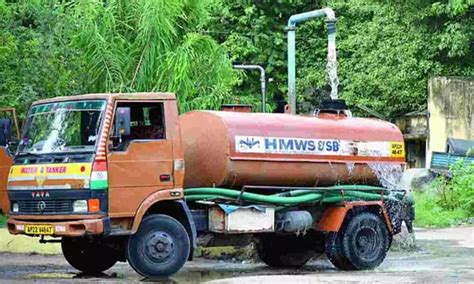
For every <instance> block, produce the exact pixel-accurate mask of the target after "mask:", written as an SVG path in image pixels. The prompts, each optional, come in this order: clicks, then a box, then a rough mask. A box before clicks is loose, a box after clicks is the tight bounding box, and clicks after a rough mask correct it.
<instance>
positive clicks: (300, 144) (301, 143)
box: [294, 140, 308, 151]
mask: <svg viewBox="0 0 474 284" xmlns="http://www.w3.org/2000/svg"><path fill="white" fill-rule="evenodd" d="M294 141H295V148H296V150H303V151H306V145H307V144H308V141H307V140H294Z"/></svg>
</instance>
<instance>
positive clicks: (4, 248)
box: [0, 228, 61, 254]
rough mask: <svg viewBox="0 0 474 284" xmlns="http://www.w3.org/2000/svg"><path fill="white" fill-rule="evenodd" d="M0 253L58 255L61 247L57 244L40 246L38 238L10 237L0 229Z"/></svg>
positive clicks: (4, 230)
mask: <svg viewBox="0 0 474 284" xmlns="http://www.w3.org/2000/svg"><path fill="white" fill-rule="evenodd" d="M0 240H1V241H0V252H10V253H39V254H60V253H61V245H60V244H59V243H48V244H40V243H39V241H38V240H39V238H36V237H35V238H32V237H27V236H22V235H17V236H14V235H10V233H8V230H7V229H5V228H3V229H0Z"/></svg>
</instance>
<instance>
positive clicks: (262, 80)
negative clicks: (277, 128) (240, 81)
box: [233, 65, 267, 113]
mask: <svg viewBox="0 0 474 284" xmlns="http://www.w3.org/2000/svg"><path fill="white" fill-rule="evenodd" d="M233 67H234V69H242V70H259V71H260V91H261V94H262V112H263V113H265V112H266V104H267V99H266V97H265V92H266V82H265V81H266V79H265V69H264V68H263V67H262V66H260V65H234V66H233Z"/></svg>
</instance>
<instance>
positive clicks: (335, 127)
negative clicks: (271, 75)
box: [0, 9, 414, 277]
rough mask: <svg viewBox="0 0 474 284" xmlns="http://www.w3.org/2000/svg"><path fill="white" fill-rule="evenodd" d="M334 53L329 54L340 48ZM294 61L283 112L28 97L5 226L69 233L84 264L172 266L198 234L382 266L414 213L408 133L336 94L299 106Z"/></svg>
mask: <svg viewBox="0 0 474 284" xmlns="http://www.w3.org/2000/svg"><path fill="white" fill-rule="evenodd" d="M321 15H327V16H328V17H329V18H331V19H328V22H327V23H328V25H334V21H333V19H332V18H333V16H334V14H333V13H332V11H331V10H328V9H325V10H317V11H315V12H310V13H304V14H301V15H296V16H295V17H292V18H290V21H289V29H288V31H289V37H288V39H289V42H291V43H292V44H290V45H289V46H290V47H291V46H293V45H294V29H295V26H296V24H297V23H299V22H301V21H302V20H304V19H305V18H309V17H314V16H321ZM328 30H330V31H335V28H334V27H333V26H331V28H329V26H328ZM290 33H291V36H290ZM329 40H330V41H333V40H334V35H330V37H329ZM330 46H331V44H330ZM333 47H334V52H335V46H333ZM291 52H294V48H289V55H290V53H291ZM328 57H329V59H330V60H329V62H330V63H334V61H335V53H334V54H330V56H328ZM289 58H290V59H291V58H293V59H294V54H292V55H291V56H289ZM331 66H333V67H335V65H334V64H333V65H331ZM289 71H290V72H289V94H290V106H291V107H290V108H289V109H288V113H284V114H267V113H251V112H246V110H247V109H246V108H241V107H239V106H232V108H231V109H232V110H233V111H192V112H189V113H185V114H183V115H181V116H179V115H178V106H177V101H176V97H175V95H174V94H172V93H133V94H88V95H80V96H68V97H58V98H53V99H47V100H41V101H37V102H35V103H33V105H32V106H31V108H30V110H29V112H28V114H27V117H26V120H25V123H24V124H23V134H22V135H21V139H20V142H19V145H18V149H17V151H16V154H15V156H14V158H13V159H10V158H9V157H6V155H7V154H6V152H5V151H0V161H6V163H10V164H11V167H9V166H10V164H9V165H7V166H8V167H4V168H7V169H8V168H9V173H8V182H7V188H8V196H9V200H10V214H9V219H8V221H7V223H8V230H9V232H10V233H11V234H15V235H27V236H32V237H39V238H40V242H43V243H44V242H61V247H62V251H63V254H64V257H65V258H66V260H67V261H68V262H69V263H70V264H71V265H72V266H73V267H74V268H76V269H78V270H80V271H82V272H84V273H87V274H97V273H100V272H102V271H105V270H107V269H109V268H111V267H112V266H113V265H114V264H115V263H116V262H118V261H128V263H129V264H130V265H131V266H132V267H133V268H134V269H135V271H137V272H138V273H139V274H141V275H143V276H146V277H163V276H168V275H171V274H173V273H176V272H177V271H179V270H180V268H181V267H182V266H183V265H184V264H185V262H186V261H187V260H192V258H193V251H194V249H195V248H196V247H197V246H198V245H200V246H246V245H248V244H249V243H251V242H255V243H256V249H257V253H258V255H259V257H260V259H261V260H262V261H263V262H264V263H266V264H267V265H269V266H271V267H276V268H291V267H294V268H297V267H301V266H303V265H305V263H306V262H308V261H309V260H310V259H311V258H312V257H313V256H315V255H316V254H321V253H325V254H326V255H327V257H328V258H329V260H330V261H331V262H332V263H333V264H334V265H335V266H336V267H337V268H339V269H343V270H363V269H371V268H374V267H377V266H378V265H379V264H380V263H381V262H382V261H383V260H384V258H385V256H386V253H387V251H388V249H389V248H390V245H391V241H392V236H393V235H395V234H397V233H399V232H400V230H401V226H402V224H403V223H406V225H407V227H408V228H409V230H411V223H412V220H413V218H414V212H413V204H412V203H411V202H410V198H409V196H408V195H407V193H406V191H404V190H399V189H398V184H397V183H398V182H399V180H398V178H399V177H400V175H401V173H402V169H403V165H404V161H405V150H404V143H403V136H402V134H401V132H400V130H399V129H398V128H397V127H396V126H394V125H393V124H391V123H388V122H384V121H381V120H375V119H363V118H355V117H352V115H351V114H350V111H348V110H347V107H346V106H345V104H344V103H343V101H340V100H336V99H334V100H331V101H327V102H325V103H323V104H322V105H321V106H320V108H319V109H318V110H317V111H315V112H314V113H313V114H312V115H308V116H300V115H296V114H294V112H295V110H296V109H295V101H294V97H295V96H294V91H295V88H294V82H295V80H294V72H293V71H294V60H293V61H292V60H289ZM333 71H335V70H333ZM331 74H333V75H335V72H332V73H331ZM330 77H331V76H330ZM333 79H334V80H331V82H332V83H337V77H335V78H334V77H333ZM333 93H334V92H332V96H333V95H337V93H334V94H333Z"/></svg>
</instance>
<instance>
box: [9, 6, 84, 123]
mask: <svg viewBox="0 0 474 284" xmlns="http://www.w3.org/2000/svg"><path fill="white" fill-rule="evenodd" d="M43 2H44V3H43ZM53 2H54V1H18V2H16V3H11V1H5V0H0V66H1V68H0V78H2V80H0V102H1V105H0V107H8V106H9V107H16V108H17V110H18V112H19V113H20V114H24V113H25V111H26V109H27V108H28V106H29V104H30V103H31V102H32V101H35V100H38V99H41V98H45V97H53V96H63V95H68V94H76V93H80V92H82V91H83V86H84V81H82V80H81V75H80V74H82V72H81V68H80V62H79V61H78V57H77V51H76V50H74V49H73V48H71V47H69V46H68V45H67V44H66V43H67V41H68V34H69V26H68V25H66V24H65V23H64V22H63V19H64V9H63V7H62V6H58V5H56V4H54V3H53Z"/></svg>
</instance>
